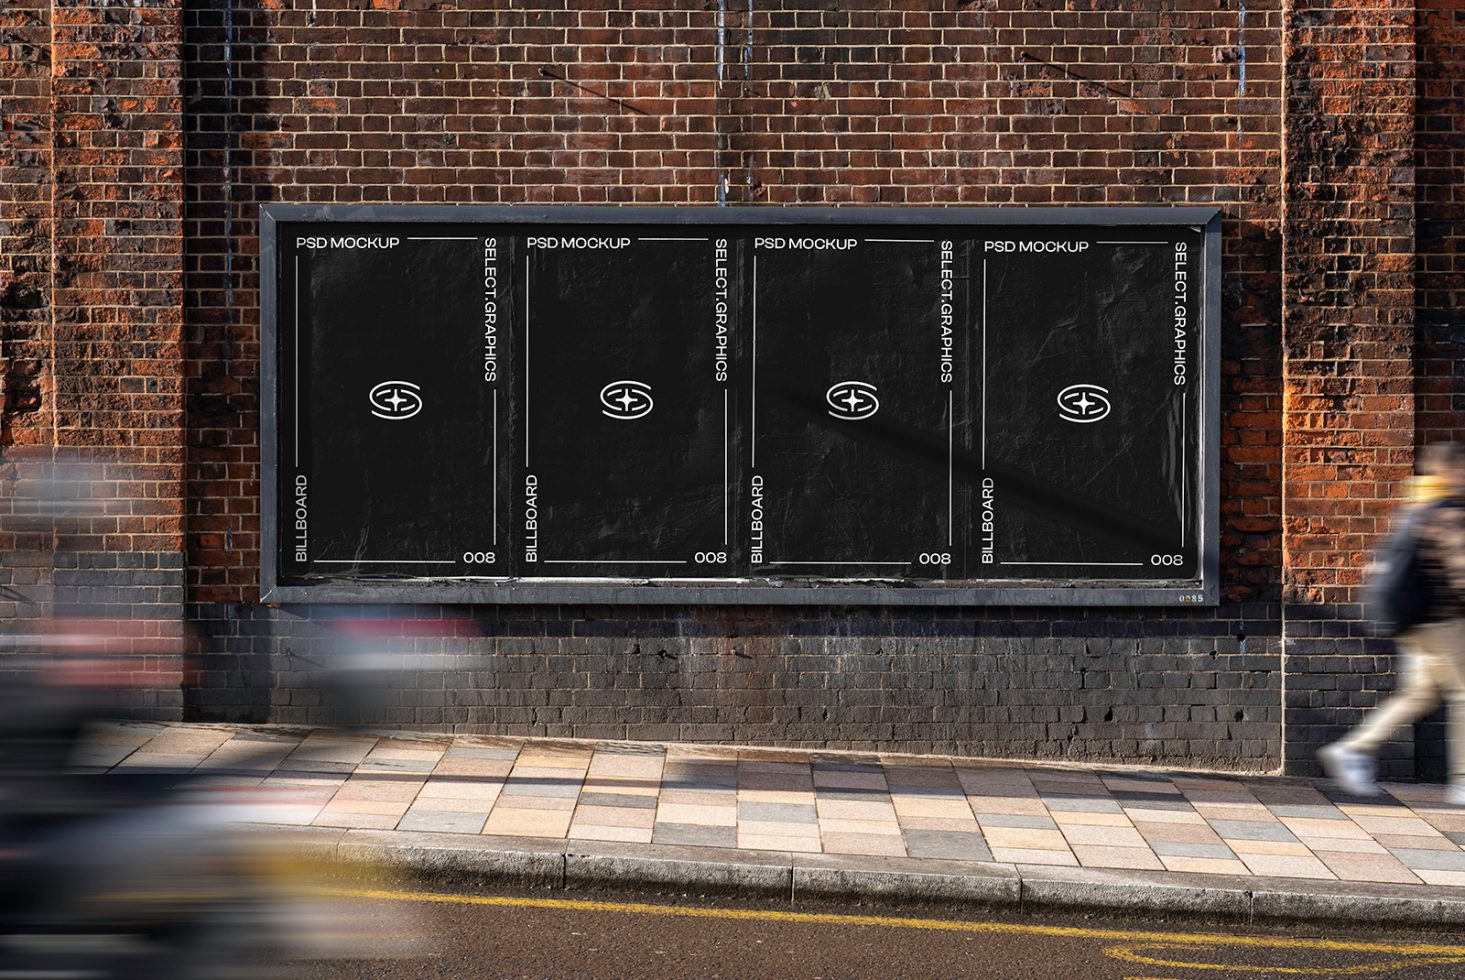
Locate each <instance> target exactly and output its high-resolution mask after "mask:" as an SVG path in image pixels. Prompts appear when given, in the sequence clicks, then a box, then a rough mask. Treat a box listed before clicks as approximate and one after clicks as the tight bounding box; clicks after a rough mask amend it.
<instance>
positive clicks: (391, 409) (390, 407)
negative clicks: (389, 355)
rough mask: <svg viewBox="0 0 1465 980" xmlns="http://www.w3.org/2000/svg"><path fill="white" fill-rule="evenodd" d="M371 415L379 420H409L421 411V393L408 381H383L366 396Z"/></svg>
mask: <svg viewBox="0 0 1465 980" xmlns="http://www.w3.org/2000/svg"><path fill="white" fill-rule="evenodd" d="M368 400H369V401H370V402H371V414H372V415H375V416H376V417H377V418H379V419H392V420H393V421H399V420H401V419H410V418H411V417H412V416H414V415H416V414H417V413H418V412H420V411H422V391H421V389H420V388H418V387H417V386H416V385H415V384H413V383H412V382H410V381H383V382H382V383H381V384H379V385H377V386H376V387H375V388H372V389H371V394H370V395H369V396H368Z"/></svg>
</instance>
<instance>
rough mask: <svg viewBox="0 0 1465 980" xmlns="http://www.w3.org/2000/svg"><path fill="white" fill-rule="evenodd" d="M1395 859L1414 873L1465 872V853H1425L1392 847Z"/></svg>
mask: <svg viewBox="0 0 1465 980" xmlns="http://www.w3.org/2000/svg"><path fill="white" fill-rule="evenodd" d="M1389 850H1390V851H1391V852H1392V853H1393V855H1394V857H1396V858H1398V859H1399V860H1400V861H1402V862H1404V864H1405V865H1406V866H1407V867H1409V868H1410V869H1411V870H1414V871H1465V851H1461V850H1454V851H1425V850H1417V849H1413V848H1407V847H1391V848H1389Z"/></svg>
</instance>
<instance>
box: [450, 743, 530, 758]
mask: <svg viewBox="0 0 1465 980" xmlns="http://www.w3.org/2000/svg"><path fill="white" fill-rule="evenodd" d="M443 758H444V759H497V760H500V761H503V760H509V761H513V760H514V759H517V758H519V750H518V749H499V748H493V747H491V746H485V747H479V746H472V745H455V746H453V747H452V748H450V749H448V750H447V751H446V752H444V753H443Z"/></svg>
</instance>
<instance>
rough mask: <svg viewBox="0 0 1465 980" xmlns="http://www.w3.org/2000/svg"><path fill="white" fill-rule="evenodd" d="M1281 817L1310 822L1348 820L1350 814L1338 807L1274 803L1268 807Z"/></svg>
mask: <svg viewBox="0 0 1465 980" xmlns="http://www.w3.org/2000/svg"><path fill="white" fill-rule="evenodd" d="M1267 809H1268V810H1271V811H1272V812H1273V813H1275V814H1276V815H1277V816H1279V817H1305V818H1306V819H1308V820H1347V819H1348V814H1346V813H1344V812H1343V811H1342V810H1339V809H1338V808H1337V807H1335V806H1332V805H1330V804H1328V805H1316V806H1314V805H1311V804H1295V803H1274V804H1272V805H1270V806H1268V807H1267Z"/></svg>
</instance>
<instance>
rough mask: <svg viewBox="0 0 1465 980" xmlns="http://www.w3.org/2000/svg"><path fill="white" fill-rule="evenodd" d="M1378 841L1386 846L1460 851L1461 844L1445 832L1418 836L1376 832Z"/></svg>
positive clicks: (1375, 838) (1374, 837) (1374, 836)
mask: <svg viewBox="0 0 1465 980" xmlns="http://www.w3.org/2000/svg"><path fill="white" fill-rule="evenodd" d="M1373 839H1374V841H1375V842H1376V843H1379V844H1382V845H1383V846H1384V847H1409V848H1414V849H1416V850H1421V851H1458V850H1460V846H1459V845H1458V844H1456V843H1455V842H1454V841H1452V840H1450V839H1449V838H1448V837H1446V836H1444V835H1443V834H1435V835H1434V836H1433V837H1416V836H1414V835H1412V834H1374V835H1373Z"/></svg>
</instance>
